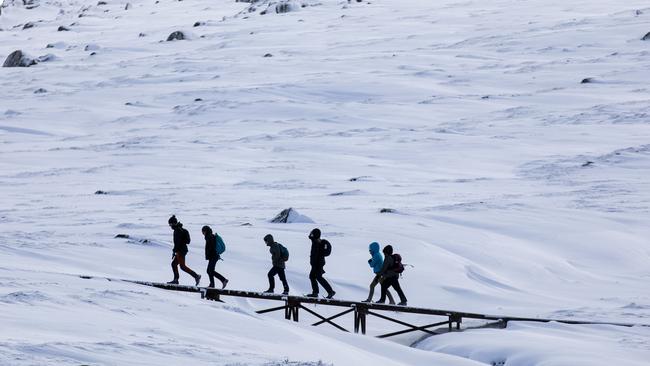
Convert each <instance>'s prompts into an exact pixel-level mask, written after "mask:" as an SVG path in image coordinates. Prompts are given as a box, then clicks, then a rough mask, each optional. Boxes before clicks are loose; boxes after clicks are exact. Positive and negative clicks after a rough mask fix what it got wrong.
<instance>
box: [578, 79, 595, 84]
mask: <svg viewBox="0 0 650 366" xmlns="http://www.w3.org/2000/svg"><path fill="white" fill-rule="evenodd" d="M594 81H596V79H594V78H584V79H582V81H581V82H580V84H590V83H593V82H594Z"/></svg>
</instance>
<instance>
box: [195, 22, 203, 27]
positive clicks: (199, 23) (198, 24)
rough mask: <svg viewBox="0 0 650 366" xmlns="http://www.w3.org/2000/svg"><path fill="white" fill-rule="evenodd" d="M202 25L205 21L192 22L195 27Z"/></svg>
mask: <svg viewBox="0 0 650 366" xmlns="http://www.w3.org/2000/svg"><path fill="white" fill-rule="evenodd" d="M202 25H205V22H196V23H194V26H195V27H200V26H202Z"/></svg>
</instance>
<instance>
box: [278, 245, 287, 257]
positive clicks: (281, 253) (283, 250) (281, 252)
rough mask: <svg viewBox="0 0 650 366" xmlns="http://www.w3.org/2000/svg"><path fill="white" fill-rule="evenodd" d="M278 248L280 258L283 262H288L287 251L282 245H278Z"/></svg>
mask: <svg viewBox="0 0 650 366" xmlns="http://www.w3.org/2000/svg"><path fill="white" fill-rule="evenodd" d="M278 246H279V247H280V257H281V258H282V260H283V261H285V262H286V261H288V260H289V249H287V248H286V247H285V246H284V245H282V244H280V243H278Z"/></svg>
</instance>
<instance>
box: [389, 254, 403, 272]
mask: <svg viewBox="0 0 650 366" xmlns="http://www.w3.org/2000/svg"><path fill="white" fill-rule="evenodd" d="M393 261H395V264H393V268H392V269H391V270H392V271H393V272H395V273H397V274H401V273H402V272H404V265H403V264H402V256H401V255H399V254H397V253H395V254H393Z"/></svg>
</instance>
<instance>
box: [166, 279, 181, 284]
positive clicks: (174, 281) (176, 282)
mask: <svg viewBox="0 0 650 366" xmlns="http://www.w3.org/2000/svg"><path fill="white" fill-rule="evenodd" d="M167 284H168V285H178V280H171V281H169V282H167Z"/></svg>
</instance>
